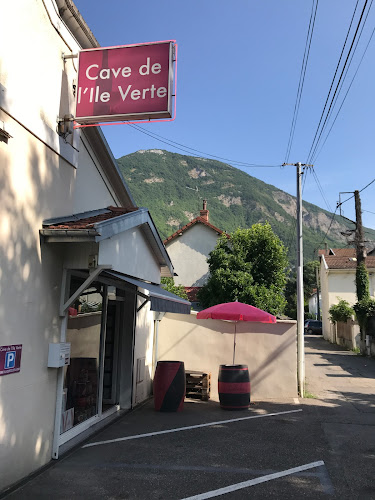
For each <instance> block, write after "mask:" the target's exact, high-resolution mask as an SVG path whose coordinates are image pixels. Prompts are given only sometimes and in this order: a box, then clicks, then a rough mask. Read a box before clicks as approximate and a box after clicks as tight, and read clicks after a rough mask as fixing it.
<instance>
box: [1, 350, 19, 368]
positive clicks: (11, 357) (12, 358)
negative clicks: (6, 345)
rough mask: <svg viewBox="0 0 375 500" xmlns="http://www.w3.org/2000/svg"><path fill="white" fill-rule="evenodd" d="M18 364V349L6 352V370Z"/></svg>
mask: <svg viewBox="0 0 375 500" xmlns="http://www.w3.org/2000/svg"><path fill="white" fill-rule="evenodd" d="M15 365H16V351H8V352H7V353H6V354H5V366H4V368H5V370H9V369H10V368H14V367H15Z"/></svg>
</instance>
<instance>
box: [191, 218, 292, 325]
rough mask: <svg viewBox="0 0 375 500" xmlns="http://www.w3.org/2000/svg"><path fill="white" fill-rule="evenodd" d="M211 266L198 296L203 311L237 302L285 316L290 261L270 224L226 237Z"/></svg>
mask: <svg viewBox="0 0 375 500" xmlns="http://www.w3.org/2000/svg"><path fill="white" fill-rule="evenodd" d="M208 264H209V270H210V276H209V279H208V282H207V284H206V285H205V286H203V287H202V289H201V290H200V291H199V292H198V300H199V301H200V303H201V305H202V306H203V307H210V306H213V305H215V304H220V303H222V302H232V301H235V300H238V301H240V302H243V303H245V304H250V305H253V306H255V307H258V308H260V309H263V310H266V311H267V312H269V313H271V314H275V315H276V314H277V315H280V314H282V312H283V310H284V307H285V298H284V288H285V284H286V269H287V266H288V260H287V257H286V249H285V247H284V245H283V243H282V242H281V240H280V239H279V238H278V236H276V235H275V233H274V232H273V231H272V228H271V226H270V224H268V223H266V224H254V225H253V226H252V227H251V228H250V229H237V230H236V231H234V232H233V233H231V234H230V235H227V234H225V233H223V234H222V235H221V236H220V238H219V239H218V242H217V244H216V247H215V248H214V250H213V251H212V252H211V253H210V256H209V258H208Z"/></svg>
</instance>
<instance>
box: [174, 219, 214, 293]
mask: <svg viewBox="0 0 375 500" xmlns="http://www.w3.org/2000/svg"><path fill="white" fill-rule="evenodd" d="M218 237H219V235H218V234H217V233H216V231H214V230H213V229H210V228H208V227H207V226H205V225H203V224H199V223H197V224H194V226H192V227H191V228H189V229H188V230H187V231H184V232H183V233H182V235H181V236H177V237H176V238H175V239H174V240H172V241H171V242H170V243H168V244H167V245H166V248H167V251H168V254H169V256H170V258H171V260H172V263H173V266H174V269H175V272H176V273H177V275H178V276H176V277H175V283H176V284H177V285H184V286H203V285H204V284H205V283H206V281H207V277H208V264H207V258H208V254H209V253H210V252H211V251H212V250H213V249H214V248H215V246H216V242H217V239H218Z"/></svg>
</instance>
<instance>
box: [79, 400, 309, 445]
mask: <svg viewBox="0 0 375 500" xmlns="http://www.w3.org/2000/svg"><path fill="white" fill-rule="evenodd" d="M300 411H302V409H299V410H289V411H281V412H278V413H266V414H265V415H251V416H250V417H241V418H232V419H230V420H220V421H218V422H209V423H208V424H198V425H188V426H186V427H178V428H176V429H167V430H165V431H157V432H147V433H146V434H136V435H134V436H126V437H122V438H116V439H108V440H107V441H97V442H96V443H88V444H85V445H84V446H82V448H90V447H91V446H99V445H101V444H110V443H118V442H120V441H130V440H131V439H141V438H145V437H151V436H159V435H160V434H169V433H171V432H180V431H188V430H190V429H199V428H200V427H210V426H213V425H220V424H229V423H231V422H240V421H241V420H250V419H252V418H262V417H275V416H278V415H287V414H289V413H297V412H300Z"/></svg>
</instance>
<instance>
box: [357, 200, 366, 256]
mask: <svg viewBox="0 0 375 500" xmlns="http://www.w3.org/2000/svg"><path fill="white" fill-rule="evenodd" d="M354 201H355V220H356V231H355V248H356V253H357V266H359V265H360V264H361V263H362V262H364V261H365V258H366V247H365V238H364V233H363V226H362V209H361V198H360V197H359V191H358V190H357V191H354Z"/></svg>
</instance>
